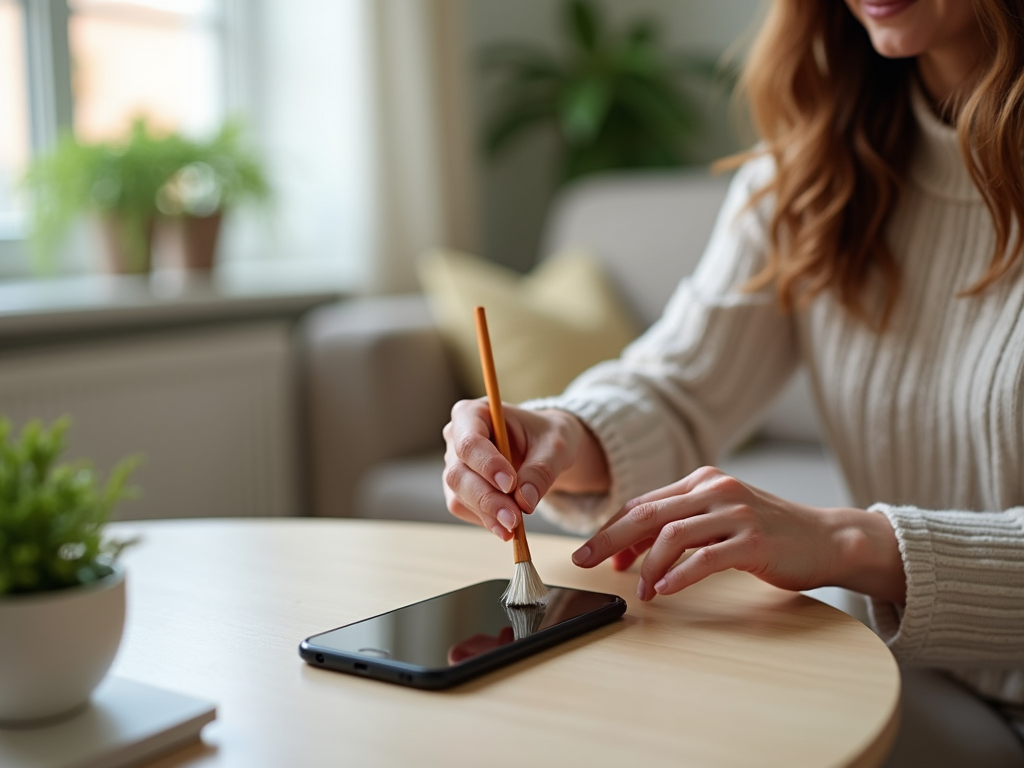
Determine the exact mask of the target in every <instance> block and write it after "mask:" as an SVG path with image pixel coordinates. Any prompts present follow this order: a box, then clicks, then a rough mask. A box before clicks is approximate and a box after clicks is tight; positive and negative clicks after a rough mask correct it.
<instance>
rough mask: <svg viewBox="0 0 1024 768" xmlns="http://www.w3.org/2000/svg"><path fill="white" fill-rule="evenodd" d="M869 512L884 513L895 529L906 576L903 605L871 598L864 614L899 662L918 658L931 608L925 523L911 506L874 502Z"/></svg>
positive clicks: (930, 570) (931, 573)
mask: <svg viewBox="0 0 1024 768" xmlns="http://www.w3.org/2000/svg"><path fill="white" fill-rule="evenodd" d="M868 511H870V512H879V513H881V514H883V515H885V516H886V517H887V518H888V519H889V522H890V523H891V524H892V527H893V530H894V531H895V532H896V541H897V542H898V544H899V549H900V557H901V558H902V560H903V572H904V573H905V574H906V578H907V602H906V606H898V605H895V604H894V603H890V602H887V601H884V600H876V599H873V598H872V599H871V600H869V603H868V614H869V616H870V618H871V623H872V625H873V626H874V628H875V631H876V632H877V633H878V635H879V636H880V637H881V638H882V639H883V640H884V641H885V644H886V645H888V646H889V650H891V651H892V653H893V655H894V656H895V657H896V658H897V659H899V660H900V661H905V662H912V661H915V660H917V659H918V658H919V656H920V655H921V652H922V650H923V649H924V648H925V646H926V645H927V642H928V633H929V632H930V630H931V621H932V616H933V614H934V608H935V595H936V588H935V553H934V552H933V550H932V542H931V535H930V533H929V530H928V525H927V523H926V522H925V520H924V519H923V518H922V517H921V515H920V510H918V509H916V508H914V507H893V506H890V505H888V504H874V505H872V506H871V507H870V508H869V510H868Z"/></svg>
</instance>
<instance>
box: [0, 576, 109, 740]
mask: <svg viewBox="0 0 1024 768" xmlns="http://www.w3.org/2000/svg"><path fill="white" fill-rule="evenodd" d="M124 614H125V587H124V569H123V568H121V567H120V566H117V565H115V566H114V572H113V573H111V574H110V575H109V576H107V577H106V578H103V579H100V580H99V581H98V582H96V583H94V584H89V585H85V586H78V587H69V588H67V589H59V590H54V591H51V592H39V593H35V594H28V595H12V596H7V597H0V726H2V725H4V724H7V725H11V724H18V725H24V724H26V723H30V722H31V721H49V720H51V719H57V718H60V717H61V716H63V715H68V714H71V713H73V712H75V711H77V710H78V709H79V708H80V707H83V706H84V705H85V704H86V702H88V700H89V695H90V694H91V693H92V691H93V689H94V688H95V687H96V686H97V685H99V683H100V681H101V680H102V679H103V676H104V675H106V673H107V670H108V669H110V665H111V663H112V662H113V661H114V656H115V655H116V654H117V649H118V646H120V644H121V635H122V633H123V631H124Z"/></svg>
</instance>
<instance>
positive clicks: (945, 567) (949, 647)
mask: <svg viewBox="0 0 1024 768" xmlns="http://www.w3.org/2000/svg"><path fill="white" fill-rule="evenodd" d="M871 511H873V512H879V513H881V514H884V515H885V516H886V517H887V518H888V519H889V521H890V522H891V523H892V526H893V528H894V530H895V531H896V538H897V541H898V542H899V548H900V555H901V556H902V558H903V568H904V572H905V573H906V575H907V601H906V605H905V606H903V607H900V606H896V605H893V604H892V603H887V602H883V601H879V600H873V601H871V602H870V612H871V618H872V622H873V623H874V625H875V629H876V631H877V632H878V633H879V634H880V635H881V637H882V639H883V640H885V641H886V643H887V644H888V646H889V648H890V649H891V650H892V652H893V654H894V655H895V656H896V658H897V659H899V660H900V661H902V662H907V663H918V664H926V665H930V666H941V667H946V668H951V669H954V670H955V669H956V668H964V669H965V668H966V667H968V666H969V667H972V668H985V667H988V668H989V669H990V670H991V671H992V673H993V674H992V675H991V677H992V681H993V683H994V682H995V681H997V680H998V681H999V690H992V691H990V693H991V694H992V695H994V696H999V697H1003V698H1008V699H1016V698H1019V697H1020V696H1021V695H1024V686H1021V685H1020V683H1021V682H1022V681H1019V680H1018V681H1017V683H1012V682H1010V681H1008V679H1007V678H1006V676H1005V674H1004V673H1005V671H1006V668H1008V667H1019V666H1020V663H1021V659H1024V508H1020V507H1017V508H1014V509H1008V510H1006V511H1003V512H963V511H930V510H922V509H917V508H915V507H897V506H889V505H887V504H875V505H873V506H872V507H871ZM999 668H1002V670H1001V671H1000V670H999ZM971 674H972V675H981V676H982V677H984V676H985V675H984V673H983V671H982V672H977V671H974V672H971ZM971 682H972V683H973V684H974V685H976V686H980V687H982V688H984V687H988V686H984V685H983V681H982V680H981V679H979V680H972V681H971ZM1007 684H1010V685H1011V687H1012V686H1014V685H1016V686H1018V687H1021V690H1020V691H1016V692H1015V691H1011V690H1006V685H1007Z"/></svg>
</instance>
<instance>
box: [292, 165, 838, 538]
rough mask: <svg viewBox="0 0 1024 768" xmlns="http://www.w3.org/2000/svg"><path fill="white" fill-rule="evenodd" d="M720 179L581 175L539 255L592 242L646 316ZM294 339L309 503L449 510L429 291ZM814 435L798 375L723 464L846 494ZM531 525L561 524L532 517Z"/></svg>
mask: <svg viewBox="0 0 1024 768" xmlns="http://www.w3.org/2000/svg"><path fill="white" fill-rule="evenodd" d="M727 186H728V179H727V178H722V177H712V176H707V175H705V174H695V173H684V172H679V173H658V174H622V175H618V174H616V175H606V176H601V177H595V178H592V179H590V180H586V181H584V182H580V183H577V184H576V185H574V186H571V187H569V188H568V189H567V190H566V191H565V192H564V193H563V194H562V195H561V196H560V197H559V198H558V199H557V201H556V203H555V205H554V206H553V208H552V212H551V215H550V218H549V223H548V227H547V231H546V233H545V236H544V238H543V246H542V253H545V254H550V253H554V252H556V251H557V250H559V249H560V248H562V247H567V246H579V247H582V248H585V249H587V250H589V251H591V252H592V253H593V254H595V255H596V256H597V257H598V258H599V259H600V261H601V262H602V263H603V265H604V266H605V268H606V269H607V271H608V274H609V275H610V276H611V278H612V280H613V282H614V284H615V285H616V286H617V288H618V289H619V290H620V291H621V295H622V297H623V298H624V300H625V301H626V303H627V305H628V306H629V308H630V309H631V310H632V311H633V313H634V314H635V315H636V317H637V319H639V320H640V321H641V323H642V324H643V325H644V326H646V325H649V324H650V323H651V322H653V321H654V320H655V319H656V318H657V316H658V314H659V313H660V311H661V308H662V307H663V306H664V304H665V302H666V301H667V299H668V297H669V295H670V293H671V291H672V289H673V288H674V287H675V285H676V283H677V282H678V281H679V279H680V278H682V277H683V276H685V275H686V274H687V273H689V272H690V271H691V270H692V269H693V267H694V266H695V264H696V262H697V260H698V259H699V257H700V255H701V252H702V250H703V248H704V246H705V244H706V242H707V239H708V236H709V234H710V231H711V228H712V225H713V223H714V220H715V218H716V216H717V212H718V208H719V205H720V204H721V201H722V198H723V196H724V194H725V190H726V188H727ZM303 338H304V343H305V345H306V350H305V352H306V355H305V359H306V361H307V363H306V365H307V370H306V374H307V375H306V388H307V397H306V398H305V403H306V407H307V408H308V411H307V416H308V419H307V422H308V430H307V439H308V449H309V450H308V459H309V461H310V463H311V467H310V468H311V472H312V484H311V489H310V493H311V497H310V499H309V502H310V506H311V508H312V510H313V512H314V514H317V515H328V516H353V517H369V518H393V519H403V520H427V521H438V522H457V521H456V520H455V519H454V518H452V517H451V516H450V515H449V514H448V512H447V510H446V509H445V506H444V498H443V495H442V491H441V468H442V466H443V461H442V446H443V443H442V440H441V428H442V427H443V425H444V424H445V422H446V421H447V419H448V414H449V411H450V408H451V405H452V404H453V403H454V402H455V401H456V400H457V399H458V398H460V397H462V396H463V392H462V391H461V389H460V386H459V383H458V379H457V378H456V374H455V370H454V367H453V365H452V361H451V359H450V357H449V354H448V351H447V350H446V349H445V345H444V343H443V342H442V340H441V337H440V336H439V334H438V332H437V331H436V329H435V327H434V324H433V321H432V319H431V315H430V311H429V308H428V306H427V303H426V300H425V298H424V297H423V296H421V295H402V296H383V297H372V298H362V299H355V300H350V301H346V302H343V303H340V304H337V305H331V306H326V307H322V308H320V309H318V310H316V311H314V312H313V313H311V315H309V317H308V319H307V321H306V323H305V324H304V329H303ZM820 435H821V433H820V430H819V428H818V425H817V421H816V417H815V415H814V411H813V402H812V399H811V396H810V393H809V391H808V389H807V386H806V383H805V381H804V379H803V378H802V377H801V376H797V377H795V379H794V381H793V382H791V384H790V385H789V387H788V388H787V389H786V390H785V391H784V393H783V394H782V395H781V397H780V398H779V399H778V401H777V402H776V403H775V404H774V405H773V406H772V408H771V409H770V410H769V411H768V412H767V413H766V414H765V415H764V418H763V420H762V421H761V424H760V427H759V428H758V430H757V433H756V436H755V438H754V439H753V440H752V441H748V442H746V443H745V444H744V445H743V447H742V448H740V449H739V450H736V451H734V452H732V453H730V454H729V455H728V456H723V457H722V459H721V461H720V466H721V467H722V468H723V469H725V470H726V471H728V472H730V473H732V474H734V475H735V476H737V477H739V478H740V479H742V480H746V481H749V482H751V483H753V484H756V485H758V486H760V487H762V488H764V489H766V490H769V491H771V492H773V493H776V494H778V495H781V496H784V497H787V498H791V499H793V500H796V501H801V502H805V503H808V504H816V505H820V506H835V505H841V504H844V503H846V500H847V494H846V491H845V488H844V487H843V484H842V480H841V479H840V476H839V474H838V472H837V471H836V468H835V466H834V465H833V463H832V461H831V460H830V458H829V456H828V454H827V451H826V450H825V448H824V445H823V443H822V441H821V439H820ZM538 517H539V516H535V518H538ZM529 525H530V528H531V530H545V531H557V529H556V528H555V527H554V526H552V525H551V524H550V523H548V522H547V521H545V520H541V519H531V520H530V523H529Z"/></svg>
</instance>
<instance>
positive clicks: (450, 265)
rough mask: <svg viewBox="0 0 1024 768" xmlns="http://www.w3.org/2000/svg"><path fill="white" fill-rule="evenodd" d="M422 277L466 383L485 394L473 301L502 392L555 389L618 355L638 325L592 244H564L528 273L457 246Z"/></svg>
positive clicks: (435, 255)
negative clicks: (482, 314)
mask: <svg viewBox="0 0 1024 768" xmlns="http://www.w3.org/2000/svg"><path fill="white" fill-rule="evenodd" d="M419 273H420V279H421V282H422V283H423V287H424V290H425V292H426V294H427V299H428V301H429V303H430V306H431V308H432V310H433V313H434V316H435V318H436V321H437V324H438V327H439V329H440V331H441V334H442V336H443V337H444V338H445V339H446V340H447V341H448V343H449V345H450V346H451V349H452V350H453V352H454V355H455V360H456V363H457V365H458V368H459V372H460V374H461V376H462V378H463V380H464V381H465V384H466V389H467V391H468V392H470V393H472V394H473V395H474V396H481V395H483V394H484V386H483V378H482V376H481V373H480V358H479V355H478V352H477V343H476V330H475V327H474V322H473V307H475V306H483V307H485V308H486V310H487V325H488V329H489V332H490V336H491V343H492V346H493V348H494V361H495V367H496V368H497V371H498V381H499V382H500V386H501V396H502V399H503V400H506V401H509V402H522V401H523V400H529V399H532V398H536V397H544V396H548V395H554V394H557V393H559V392H561V391H562V390H563V389H564V388H565V386H566V385H567V384H568V383H569V382H570V381H572V380H573V379H574V378H575V377H576V376H577V375H578V374H580V373H582V372H583V371H584V370H586V369H587V368H589V367H590V366H592V365H594V364H596V363H599V362H601V361H602V360H607V359H610V358H613V357H616V356H618V354H619V352H621V351H622V348H623V347H624V346H625V345H626V344H628V343H629V342H630V341H632V340H633V339H634V338H635V337H636V336H637V335H638V334H639V331H640V329H639V327H638V325H637V323H636V322H635V321H634V320H633V319H632V317H631V316H630V314H629V313H628V311H627V310H626V309H625V308H624V306H623V304H622V302H621V301H620V300H619V298H618V296H617V295H616V294H615V291H614V289H613V288H612V287H611V285H610V283H609V281H608V280H607V279H606V277H605V275H604V272H603V270H602V268H601V266H600V265H599V264H598V263H597V261H596V260H595V259H594V258H592V257H591V256H589V255H588V254H587V253H586V252H583V251H579V250H573V251H565V252H563V253H560V254H558V255H556V256H553V257H552V258H550V259H547V260H545V261H544V262H543V263H542V264H541V265H540V266H538V267H537V268H536V269H535V270H534V271H533V272H531V273H530V274H528V275H525V276H524V275H520V274H519V273H517V272H514V271H512V270H510V269H507V268H505V267H502V266H500V265H498V264H494V263H493V262H489V261H485V260H484V259H481V258H478V257H475V256H470V255H468V254H465V253H459V252H457V251H446V250H436V251H431V252H429V253H426V254H424V255H423V257H421V259H420V261H419Z"/></svg>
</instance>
